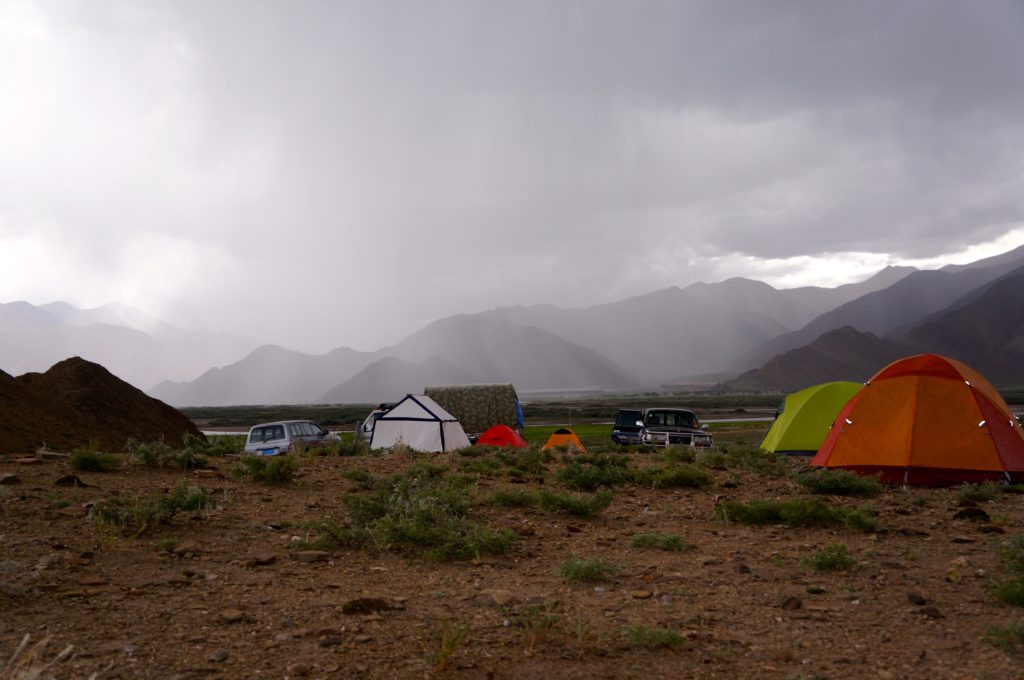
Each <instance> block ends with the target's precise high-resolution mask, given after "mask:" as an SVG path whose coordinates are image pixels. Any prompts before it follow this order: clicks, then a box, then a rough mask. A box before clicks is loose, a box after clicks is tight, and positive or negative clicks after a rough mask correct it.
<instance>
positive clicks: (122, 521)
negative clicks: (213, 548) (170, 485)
mask: <svg viewBox="0 0 1024 680" xmlns="http://www.w3.org/2000/svg"><path fill="white" fill-rule="evenodd" d="M215 506H216V503H215V502H214V500H213V499H212V498H211V497H210V493H209V492H208V491H207V490H206V489H204V488H202V487H200V486H189V484H188V482H187V481H182V482H181V483H180V484H178V486H176V487H175V488H174V489H173V490H172V491H171V492H170V493H169V494H166V495H160V496H150V497H147V498H140V497H124V496H117V497H115V498H111V499H108V500H105V501H101V502H99V503H96V504H95V505H93V506H92V508H91V509H90V511H89V517H90V518H92V519H93V521H95V522H96V523H97V524H99V525H100V526H101V527H103V528H106V529H108V530H111V531H114V532H115V533H119V534H121V535H134V536H140V535H142V534H143V533H144V532H146V531H147V530H149V529H151V528H152V527H154V526H156V525H157V524H168V523H170V521H171V520H172V519H173V518H174V516H175V515H177V514H178V513H179V512H204V511H207V510H211V509H213V508H214V507H215Z"/></svg>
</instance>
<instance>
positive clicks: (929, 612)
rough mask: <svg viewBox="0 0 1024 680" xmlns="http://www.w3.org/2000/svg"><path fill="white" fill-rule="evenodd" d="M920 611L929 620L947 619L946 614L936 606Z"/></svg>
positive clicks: (929, 606)
mask: <svg viewBox="0 0 1024 680" xmlns="http://www.w3.org/2000/svg"><path fill="white" fill-rule="evenodd" d="M918 611H919V612H921V614H922V615H924V616H926V617H928V618H929V619H944V618H946V616H945V614H943V613H942V612H940V611H939V608H938V607H936V606H935V605H928V606H927V607H921V608H920V609H919V610H918Z"/></svg>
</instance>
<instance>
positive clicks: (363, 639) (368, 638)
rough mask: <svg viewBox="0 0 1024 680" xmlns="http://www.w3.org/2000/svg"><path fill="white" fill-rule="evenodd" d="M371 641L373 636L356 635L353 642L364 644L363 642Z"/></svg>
mask: <svg viewBox="0 0 1024 680" xmlns="http://www.w3.org/2000/svg"><path fill="white" fill-rule="evenodd" d="M371 640H373V636H372V635H357V636H356V637H355V641H356V642H363V643H365V642H370V641H371Z"/></svg>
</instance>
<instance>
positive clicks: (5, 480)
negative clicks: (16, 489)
mask: <svg viewBox="0 0 1024 680" xmlns="http://www.w3.org/2000/svg"><path fill="white" fill-rule="evenodd" d="M12 484H21V477H19V476H18V475H16V474H14V473H12V472H5V473H3V474H0V485H2V486H10V485H12Z"/></svg>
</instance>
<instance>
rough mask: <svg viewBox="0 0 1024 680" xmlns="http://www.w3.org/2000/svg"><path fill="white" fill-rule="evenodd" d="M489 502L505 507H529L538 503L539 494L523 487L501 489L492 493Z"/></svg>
mask: <svg viewBox="0 0 1024 680" xmlns="http://www.w3.org/2000/svg"><path fill="white" fill-rule="evenodd" d="M489 502H490V504H491V505H497V506H500V507H503V508H529V507H533V506H535V505H537V494H534V493H530V492H529V491H525V490H523V489H499V490H497V491H495V492H494V493H493V494H491V498H490V501H489Z"/></svg>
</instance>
